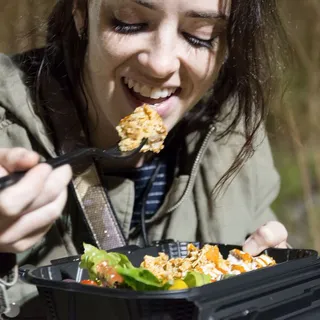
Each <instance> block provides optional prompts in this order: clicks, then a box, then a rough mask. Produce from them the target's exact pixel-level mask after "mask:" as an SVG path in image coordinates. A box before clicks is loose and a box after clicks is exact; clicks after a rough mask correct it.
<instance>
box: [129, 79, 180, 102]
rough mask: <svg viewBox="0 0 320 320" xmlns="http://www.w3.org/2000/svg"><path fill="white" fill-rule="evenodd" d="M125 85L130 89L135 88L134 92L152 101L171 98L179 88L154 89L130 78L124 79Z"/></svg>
mask: <svg viewBox="0 0 320 320" xmlns="http://www.w3.org/2000/svg"><path fill="white" fill-rule="evenodd" d="M124 83H125V84H126V85H127V86H128V87H129V88H130V89H132V88H133V91H134V92H136V93H140V94H141V95H142V96H144V97H147V98H151V99H160V98H167V97H170V96H171V95H172V94H173V93H175V92H176V90H177V88H172V89H161V88H152V87H149V86H147V85H143V84H140V83H138V82H136V81H134V80H132V79H128V78H124Z"/></svg>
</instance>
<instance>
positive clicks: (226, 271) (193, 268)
mask: <svg viewBox="0 0 320 320" xmlns="http://www.w3.org/2000/svg"><path fill="white" fill-rule="evenodd" d="M84 248H85V252H84V254H83V255H82V257H81V264H80V267H81V268H84V269H87V270H88V272H89V276H90V279H85V280H83V281H82V283H83V284H94V285H98V286H103V287H109V288H127V289H133V290H136V291H146V290H147V291H152V290H179V289H187V288H193V287H199V286H202V285H205V284H209V283H212V282H217V281H220V280H224V279H227V278H229V277H232V276H236V275H239V274H241V273H245V272H249V271H253V270H257V269H261V268H264V267H269V266H273V265H275V264H276V261H275V260H274V259H273V258H272V257H270V256H268V255H266V254H261V255H259V256H257V257H253V256H251V255H250V254H248V253H245V252H243V251H241V250H238V249H233V250H231V251H230V252H229V255H228V257H227V258H226V259H224V258H223V256H222V254H221V253H220V251H219V247H218V246H216V245H209V244H206V245H204V246H203V247H202V248H201V249H199V248H197V247H195V246H194V245H193V244H188V252H187V255H186V257H185V258H171V259H170V258H169V256H168V255H167V254H165V253H163V252H160V253H159V254H158V256H157V257H153V256H148V255H146V256H145V257H144V260H143V261H142V263H141V264H140V267H139V268H136V267H134V266H133V265H132V264H131V262H130V261H129V259H128V257H127V256H125V255H123V254H120V253H115V252H109V253H107V252H106V251H104V250H99V249H97V248H95V247H94V246H91V245H88V244H84Z"/></svg>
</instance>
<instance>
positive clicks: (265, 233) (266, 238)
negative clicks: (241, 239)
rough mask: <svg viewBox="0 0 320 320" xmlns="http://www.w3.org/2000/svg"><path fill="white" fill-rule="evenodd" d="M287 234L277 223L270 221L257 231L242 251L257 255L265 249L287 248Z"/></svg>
mask: <svg viewBox="0 0 320 320" xmlns="http://www.w3.org/2000/svg"><path fill="white" fill-rule="evenodd" d="M287 238H288V232H287V229H286V228H285V226H284V225H283V224H282V223H280V222H278V221H270V222H268V223H266V224H265V225H263V226H261V227H260V228H259V229H257V230H256V231H255V232H254V233H253V234H252V235H251V236H250V237H249V238H248V239H247V240H246V241H245V243H244V244H243V251H245V252H248V253H250V254H252V255H258V254H259V253H261V252H262V251H263V250H265V249H267V248H272V247H277V248H286V247H287Z"/></svg>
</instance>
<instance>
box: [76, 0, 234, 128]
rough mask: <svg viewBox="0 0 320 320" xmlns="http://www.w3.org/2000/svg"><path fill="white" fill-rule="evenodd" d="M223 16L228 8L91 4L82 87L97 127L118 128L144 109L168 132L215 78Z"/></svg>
mask: <svg viewBox="0 0 320 320" xmlns="http://www.w3.org/2000/svg"><path fill="white" fill-rule="evenodd" d="M228 9H229V0H196V1H195V0H89V31H88V36H89V43H88V52H87V57H86V64H85V82H86V86H87V88H88V91H89V93H90V98H91V99H93V102H94V105H95V109H97V108H98V116H99V118H100V121H101V120H104V121H107V122H109V123H110V124H111V125H112V126H113V127H115V126H116V125H117V124H118V123H119V121H120V119H121V118H123V117H124V116H126V115H128V114H130V113H132V112H133V110H134V109H135V108H137V107H138V106H140V105H142V104H143V103H147V104H150V105H152V106H154V107H155V108H156V110H157V111H158V113H159V114H160V115H161V117H162V118H163V120H164V123H165V125H166V126H167V128H168V129H169V130H170V129H172V127H173V126H174V125H175V124H176V123H177V122H178V121H179V120H180V119H181V118H182V117H183V115H184V114H185V113H186V112H187V111H188V110H190V109H191V108H192V107H193V106H194V105H195V104H196V103H197V102H198V101H199V100H200V99H201V97H202V96H203V95H204V94H205V93H206V91H207V90H208V89H209V88H210V87H212V84H213V82H214V80H215V79H216V77H217V74H218V72H219V69H220V67H221V64H222V62H223V60H224V58H225V54H226V50H225V31H226V25H227V18H228ZM78 25H79V21H78Z"/></svg>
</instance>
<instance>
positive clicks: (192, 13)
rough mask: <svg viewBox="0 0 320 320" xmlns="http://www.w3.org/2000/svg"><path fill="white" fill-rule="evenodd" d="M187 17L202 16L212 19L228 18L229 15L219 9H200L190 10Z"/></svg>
mask: <svg viewBox="0 0 320 320" xmlns="http://www.w3.org/2000/svg"><path fill="white" fill-rule="evenodd" d="M186 17H189V18H202V19H210V20H225V21H227V20H228V17H227V16H226V15H225V14H223V13H221V12H218V11H209V12H199V11H188V12H187V13H186Z"/></svg>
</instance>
